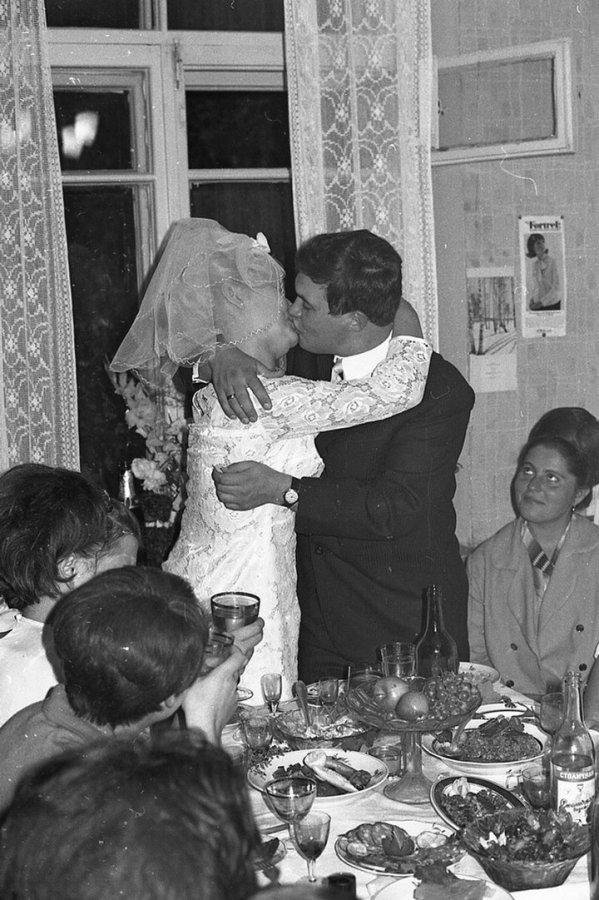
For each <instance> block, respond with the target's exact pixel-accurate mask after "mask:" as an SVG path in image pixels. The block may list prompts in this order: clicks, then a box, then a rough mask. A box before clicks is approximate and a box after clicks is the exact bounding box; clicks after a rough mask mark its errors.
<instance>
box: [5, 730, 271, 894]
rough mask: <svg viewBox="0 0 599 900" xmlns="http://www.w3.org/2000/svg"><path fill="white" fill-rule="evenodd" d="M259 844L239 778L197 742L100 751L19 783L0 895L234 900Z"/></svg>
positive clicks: (218, 752) (246, 887) (250, 875)
mask: <svg viewBox="0 0 599 900" xmlns="http://www.w3.org/2000/svg"><path fill="white" fill-rule="evenodd" d="M259 840H260V839H259V835H258V832H257V830H256V826H255V824H254V820H253V816H252V812H251V805H250V801H249V797H248V793H247V785H246V783H245V779H244V776H243V773H242V771H241V769H240V768H238V767H237V766H236V764H235V763H234V762H233V761H232V760H231V758H230V757H229V756H228V754H227V753H226V752H225V751H224V750H222V749H220V748H218V747H215V746H214V745H213V744H209V743H207V742H206V741H204V739H203V738H202V737H201V735H199V734H198V733H195V732H192V731H181V732H174V733H171V734H169V735H165V736H162V737H161V738H160V740H159V741H158V743H157V744H155V745H154V746H150V745H149V744H145V743H144V744H140V743H135V744H134V743H132V742H129V741H126V742H122V741H107V742H102V743H100V744H96V745H93V746H91V747H89V748H86V749H85V750H78V751H68V752H67V753H65V754H63V755H61V756H59V757H55V758H54V759H52V760H50V761H49V762H47V763H45V764H44V765H42V766H41V767H40V768H38V769H37V770H36V771H35V772H33V773H32V774H31V775H29V776H28V777H27V778H25V779H24V780H23V781H22V782H21V784H20V786H19V788H18V790H17V793H16V795H15V797H14V799H13V801H12V803H11V805H10V807H9V809H8V810H7V812H6V814H5V816H4V819H3V823H2V828H1V830H0V896H1V897H2V898H3V900H9V898H12V900H58V898H60V900H116V898H119V897H124V898H127V900H203V898H205V900H208V898H209V900H242V898H245V897H248V896H249V895H250V894H252V893H253V892H254V891H255V890H256V879H255V874H254V870H253V866H252V861H251V857H252V853H253V852H254V850H255V849H256V847H257V846H258V844H259Z"/></svg>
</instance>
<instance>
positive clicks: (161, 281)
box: [111, 219, 431, 698]
mask: <svg viewBox="0 0 599 900" xmlns="http://www.w3.org/2000/svg"><path fill="white" fill-rule="evenodd" d="M260 237H261V236H260ZM283 276H284V271H283V269H282V268H281V266H279V265H278V263H277V262H275V260H274V259H273V258H272V257H271V256H270V254H269V252H268V247H267V245H266V242H265V241H264V240H263V242H262V243H260V242H259V241H255V240H253V239H251V238H249V237H248V236H247V235H243V234H233V233H231V232H229V231H227V230H226V229H225V228H223V227H222V226H221V225H219V224H218V223H217V222H214V221H212V220H210V219H184V220H181V221H179V222H177V223H176V224H175V225H174V226H173V228H172V230H171V233H170V235H169V238H168V242H167V244H166V247H165V249H164V252H163V255H162V257H161V260H160V263H159V265H158V267H157V269H156V271H155V274H154V276H153V278H152V280H151V282H150V284H149V287H148V290H147V291H146V294H145V297H144V301H143V304H142V306H141V309H140V311H139V314H138V316H137V318H136V320H135V322H134V323H133V325H132V327H131V330H130V331H129V333H128V335H127V336H126V337H125V340H124V341H123V343H122V344H121V347H120V348H119V350H118V352H117V355H116V357H115V359H114V360H113V362H112V366H111V368H113V369H116V370H117V371H123V370H124V369H129V368H134V369H137V370H143V369H144V368H149V367H152V366H154V367H155V366H156V365H157V364H158V363H159V362H162V361H164V357H166V358H167V364H166V367H165V366H164V365H163V371H169V370H170V371H173V370H174V368H175V367H176V366H180V365H187V366H191V365H194V363H196V362H197V361H198V360H202V359H205V358H207V357H208V355H211V354H212V353H213V352H214V349H215V347H216V346H217V345H218V344H219V343H221V344H222V343H227V344H235V345H237V346H238V347H239V348H240V349H243V350H244V351H245V352H246V353H247V354H249V355H251V356H253V357H255V358H256V359H258V360H260V362H261V363H262V364H263V365H264V366H265V368H266V369H267V370H268V374H269V375H270V376H271V377H267V385H268V392H269V395H270V398H271V400H272V409H271V410H270V411H268V412H265V411H261V412H260V415H259V418H258V421H257V422H256V423H254V424H251V425H242V424H241V423H240V422H239V420H237V419H229V418H227V416H226V415H225V414H224V413H223V411H222V409H221V407H220V405H219V403H218V401H217V399H216V394H215V392H214V390H213V388H212V386H211V385H206V386H204V387H201V388H200V389H199V390H198V391H197V392H196V394H195V395H194V398H193V424H192V425H191V427H190V432H189V448H188V454H187V469H188V476H189V481H188V485H187V495H188V499H187V502H186V507H185V511H184V513H183V518H182V523H181V532H180V536H179V539H178V541H177V543H176V544H175V546H174V548H173V550H172V552H171V554H170V556H169V558H168V560H167V561H166V562H165V563H164V568H165V569H166V570H167V571H169V572H174V573H176V574H178V575H181V576H183V577H184V578H186V579H187V580H188V581H190V582H191V584H192V585H193V587H194V590H195V592H196V595H197V597H198V599H199V601H200V603H201V604H202V606H203V607H204V608H205V609H207V610H208V611H209V610H210V597H211V596H212V595H213V594H216V593H218V592H221V591H234V590H239V591H246V592H249V593H252V594H257V595H258V596H259V597H260V601H261V606H260V615H261V616H262V617H263V618H264V620H265V627H264V639H263V641H262V642H261V643H260V644H259V645H258V646H257V647H256V649H255V652H254V655H253V657H252V659H251V661H250V663H249V664H248V667H247V668H246V670H245V673H244V677H243V686H244V687H249V688H250V689H251V690H252V691H253V692H254V694H256V695H258V696H259V694H260V676H261V675H262V674H264V673H265V672H279V673H281V675H282V676H283V685H284V688H283V698H286V697H288V696H289V695H290V688H291V685H292V683H293V682H294V681H295V680H296V678H297V641H298V631H299V619H300V611H299V605H298V602H297V598H296V593H295V587H296V574H295V531H294V517H293V513H292V512H291V511H290V510H289V509H286V508H285V507H282V506H275V505H272V504H269V505H265V506H260V507H258V508H256V509H252V510H248V511H247V512H245V511H244V512H236V511H232V510H229V509H227V508H226V507H225V506H223V505H222V504H221V503H220V502H219V501H218V499H217V496H216V492H215V488H214V483H213V481H212V471H213V468H214V467H216V468H219V467H225V466H228V465H230V464H231V463H233V462H239V461H243V460H257V461H259V462H261V463H265V464H266V465H268V466H271V467H272V468H275V469H278V470H280V471H284V472H287V473H289V474H291V475H295V476H296V477H299V478H301V477H305V476H316V475H319V474H320V472H321V470H322V461H321V459H320V457H319V455H318V453H317V452H316V448H315V446H314V437H315V436H316V435H317V434H318V433H319V432H321V431H327V430H332V429H335V428H342V427H347V426H349V425H357V424H361V423H363V422H369V421H373V420H378V419H383V418H386V417H388V416H391V415H395V414H396V413H398V412H402V411H403V410H405V409H409V408H411V407H413V406H415V405H417V404H418V403H419V402H420V400H421V398H422V393H423V391H424V385H425V382H426V376H427V372H428V364H429V360H430V354H431V348H430V346H429V345H428V344H427V343H426V342H425V341H424V340H422V339H419V338H412V337H396V338H393V340H392V341H391V344H390V347H389V354H388V356H387V358H386V359H385V360H384V361H383V363H381V364H380V365H379V366H378V367H377V369H376V370H375V372H374V373H373V375H372V376H371V377H370V378H369V380H368V381H364V382H341V383H338V384H333V383H331V382H321V381H318V382H316V381H307V380H304V379H301V378H295V377H291V376H283V377H272V376H273V375H274V370H277V368H279V366H280V361H281V357H284V356H285V354H286V353H287V352H288V350H289V349H290V348H291V347H293V346H294V345H295V344H296V343H297V340H298V336H297V333H296V331H295V329H294V327H293V324H292V321H291V318H290V316H289V313H288V302H287V300H286V298H285V294H284V289H283ZM173 364H174V365H173Z"/></svg>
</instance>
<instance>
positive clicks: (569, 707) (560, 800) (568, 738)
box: [549, 672, 595, 824]
mask: <svg viewBox="0 0 599 900" xmlns="http://www.w3.org/2000/svg"><path fill="white" fill-rule="evenodd" d="M549 760H550V773H551V805H552V807H553V809H555V810H556V811H557V812H562V811H566V812H569V813H570V815H571V816H572V818H573V819H574V821H575V822H579V823H582V824H586V823H587V821H588V817H589V808H590V805H591V803H592V801H593V798H594V796H595V749H594V747H593V741H592V739H591V735H590V734H589V730H588V728H587V727H586V725H585V724H584V720H583V718H582V701H581V696H580V675H578V673H576V672H568V673H567V674H566V677H565V678H564V718H563V722H562V724H561V725H560V727H559V728H558V730H557V731H556V733H555V735H554V737H553V745H552V747H551V755H550V757H549Z"/></svg>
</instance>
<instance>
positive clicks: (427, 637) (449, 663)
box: [416, 584, 459, 678]
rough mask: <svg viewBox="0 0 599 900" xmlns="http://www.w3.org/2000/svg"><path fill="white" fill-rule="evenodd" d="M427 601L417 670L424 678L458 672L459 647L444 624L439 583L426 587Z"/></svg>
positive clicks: (418, 639) (417, 643)
mask: <svg viewBox="0 0 599 900" xmlns="http://www.w3.org/2000/svg"><path fill="white" fill-rule="evenodd" d="M425 603H426V616H425V626H424V632H423V634H422V636H421V637H419V638H417V642H416V672H417V674H418V675H421V676H422V677H424V678H429V677H430V676H431V675H441V673H442V672H457V671H458V666H459V659H458V648H457V645H456V642H455V641H454V639H453V638H452V636H451V635H450V634H449V632H448V631H446V630H445V626H444V624H443V591H442V590H441V588H440V587H439V586H438V585H436V584H432V585H430V587H428V588H427V589H426V594H425Z"/></svg>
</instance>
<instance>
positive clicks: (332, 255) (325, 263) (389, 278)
mask: <svg viewBox="0 0 599 900" xmlns="http://www.w3.org/2000/svg"><path fill="white" fill-rule="evenodd" d="M295 265H296V271H297V272H299V273H302V274H303V275H307V276H308V278H311V279H312V281H314V282H315V283H316V284H326V285H327V302H328V304H329V310H330V313H331V315H343V314H344V313H348V312H353V311H354V310H359V311H360V312H363V313H364V315H365V316H366V317H367V318H368V319H369V320H370V321H371V322H372V323H373V324H374V325H390V324H391V322H393V319H394V317H395V313H396V312H397V309H398V307H399V301H400V300H401V290H402V276H401V265H402V263H401V256H400V255H399V253H398V252H397V250H395V249H394V248H393V247H392V246H391V244H390V243H389V241H386V240H384V239H383V238H381V237H378V235H376V234H373V233H372V232H371V231H366V230H362V231H339V232H334V233H327V234H317V235H315V236H314V237H312V238H309V239H308V240H307V241H306V242H305V243H303V244H302V245H301V246H300V248H299V250H298V251H297V254H296V258H295Z"/></svg>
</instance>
